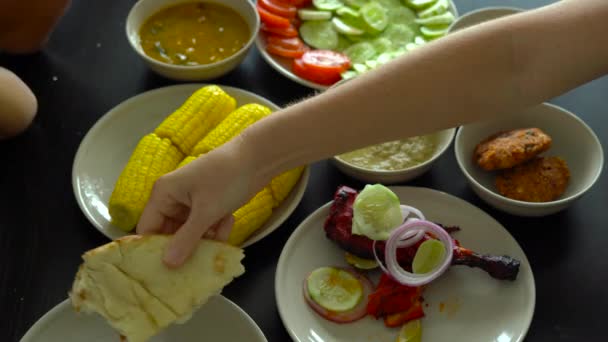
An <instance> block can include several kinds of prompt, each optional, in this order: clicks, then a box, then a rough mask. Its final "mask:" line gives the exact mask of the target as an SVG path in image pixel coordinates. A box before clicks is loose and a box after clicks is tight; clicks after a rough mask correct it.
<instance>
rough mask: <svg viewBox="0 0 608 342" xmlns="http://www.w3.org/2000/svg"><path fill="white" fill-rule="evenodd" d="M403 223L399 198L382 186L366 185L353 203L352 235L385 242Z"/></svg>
mask: <svg viewBox="0 0 608 342" xmlns="http://www.w3.org/2000/svg"><path fill="white" fill-rule="evenodd" d="M401 223H403V214H402V212H401V203H400V201H399V197H397V195H396V194H395V193H394V192H393V191H391V190H390V189H389V188H387V187H385V186H384V185H382V184H374V185H371V184H368V185H366V186H365V187H364V188H363V190H361V192H360V193H359V195H357V197H356V198H355V202H354V203H353V225H352V234H355V235H364V236H367V237H368V238H370V239H372V240H387V239H388V238H389V237H390V234H391V231H392V230H393V229H395V228H396V227H398V226H399V225H400V224H401Z"/></svg>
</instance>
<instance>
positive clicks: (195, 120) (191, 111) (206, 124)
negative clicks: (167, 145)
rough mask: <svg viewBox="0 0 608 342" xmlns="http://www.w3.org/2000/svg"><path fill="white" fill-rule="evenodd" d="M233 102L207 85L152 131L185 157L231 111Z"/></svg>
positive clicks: (226, 95)
mask: <svg viewBox="0 0 608 342" xmlns="http://www.w3.org/2000/svg"><path fill="white" fill-rule="evenodd" d="M235 107H236V100H235V99H234V98H232V97H231V96H230V95H228V94H226V93H225V92H224V91H223V90H222V89H221V88H220V87H218V86H216V85H210V86H206V87H203V88H201V89H199V90H197V91H196V92H195V93H194V94H192V96H190V98H188V100H186V102H185V103H184V104H182V106H181V107H180V108H178V109H177V110H176V111H175V112H174V113H172V114H171V115H169V117H167V118H166V119H165V120H164V121H163V122H162V123H161V124H160V125H159V126H158V127H157V128H156V130H155V131H154V133H156V134H157V135H158V136H159V137H161V138H168V139H171V142H172V143H173V144H174V145H175V146H177V148H179V149H180V151H181V152H182V153H183V154H185V155H188V154H190V155H191V154H192V153H191V152H192V147H193V146H194V145H195V144H196V143H197V142H198V141H200V140H201V139H202V138H203V137H204V136H205V135H207V133H209V132H210V131H211V130H212V129H214V128H215V127H216V126H217V125H218V124H219V123H220V121H222V120H223V119H224V118H226V116H227V115H228V114H229V113H231V112H232V111H234V109H235Z"/></svg>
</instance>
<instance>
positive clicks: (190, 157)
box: [177, 156, 196, 169]
mask: <svg viewBox="0 0 608 342" xmlns="http://www.w3.org/2000/svg"><path fill="white" fill-rule="evenodd" d="M194 159H196V157H193V156H187V157H186V158H184V160H182V161H181V163H179V165H177V168H178V169H179V168H180V167H182V166H186V164H189V163H190V162H191V161H193V160H194Z"/></svg>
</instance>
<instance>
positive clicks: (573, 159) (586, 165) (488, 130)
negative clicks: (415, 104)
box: [454, 103, 604, 216]
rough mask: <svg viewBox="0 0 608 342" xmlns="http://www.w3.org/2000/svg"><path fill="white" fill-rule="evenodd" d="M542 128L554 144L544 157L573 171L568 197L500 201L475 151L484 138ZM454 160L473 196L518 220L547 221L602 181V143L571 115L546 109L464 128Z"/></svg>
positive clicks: (492, 179)
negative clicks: (539, 218)
mask: <svg viewBox="0 0 608 342" xmlns="http://www.w3.org/2000/svg"><path fill="white" fill-rule="evenodd" d="M526 127H538V128H540V129H541V130H543V131H544V132H546V133H547V134H548V135H550V136H551V138H552V139H553V143H552V146H551V148H550V149H549V150H548V151H546V152H545V153H543V154H541V155H543V156H560V157H562V158H563V159H564V160H565V161H566V163H567V164H568V167H569V169H570V175H571V176H570V182H569V184H568V187H567V189H566V192H565V193H564V194H563V195H562V196H561V197H560V198H559V199H557V200H555V201H551V202H543V203H532V202H525V201H518V200H513V199H510V198H507V197H504V196H502V195H500V194H499V193H498V192H497V191H496V188H495V177H496V174H495V173H493V172H487V171H484V170H482V169H481V168H479V167H478V166H477V165H476V164H475V162H474V161H473V152H474V149H475V146H477V144H478V143H479V142H480V141H482V140H483V139H485V138H486V137H488V136H490V135H492V134H494V133H496V132H499V131H503V130H510V129H516V128H526ZM454 150H455V153H456V160H457V162H458V165H459V166H460V169H461V170H462V172H463V173H464V175H465V177H466V178H467V180H468V182H469V184H470V186H471V188H472V189H473V191H474V192H475V193H476V194H477V195H478V196H479V197H480V198H481V199H482V200H484V201H485V202H487V203H488V204H490V205H491V206H493V207H495V208H496V209H499V210H502V211H504V212H507V213H510V214H512V215H519V216H545V215H550V214H554V213H556V212H558V211H561V210H563V209H565V208H567V207H568V206H570V205H571V204H572V203H573V202H574V201H575V200H577V199H578V198H580V197H581V196H582V195H583V194H584V193H585V192H586V191H587V190H589V189H590V188H591V187H592V186H593V184H594V183H595V182H596V181H597V179H598V178H599V176H600V174H601V172H602V168H603V165H604V153H603V151H602V146H601V144H600V141H599V139H598V138H597V136H596V135H595V133H594V132H593V130H591V128H590V127H589V126H587V125H586V124H585V123H584V122H583V121H582V120H581V119H580V118H578V117H577V116H576V115H574V114H572V113H570V112H569V111H567V110H565V109H563V108H560V107H557V106H555V105H552V104H548V103H544V104H540V105H538V106H534V107H531V108H528V109H526V110H523V111H521V112H519V113H514V114H512V115H507V116H504V117H501V118H497V119H492V120H488V121H484V122H476V123H473V124H469V125H465V126H462V127H460V128H459V129H458V133H457V134H456V141H455V145H454Z"/></svg>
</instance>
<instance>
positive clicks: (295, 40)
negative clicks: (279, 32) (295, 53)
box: [266, 35, 306, 50]
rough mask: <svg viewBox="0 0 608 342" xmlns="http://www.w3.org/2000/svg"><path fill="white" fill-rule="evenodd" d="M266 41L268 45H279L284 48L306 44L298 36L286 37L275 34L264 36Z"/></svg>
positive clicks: (295, 48) (293, 48)
mask: <svg viewBox="0 0 608 342" xmlns="http://www.w3.org/2000/svg"><path fill="white" fill-rule="evenodd" d="M266 42H268V44H269V45H275V46H280V47H282V48H284V49H291V50H297V49H301V48H303V47H305V46H306V45H305V44H304V42H303V41H302V40H301V39H300V38H299V37H291V38H287V37H281V36H276V35H269V36H268V37H267V38H266Z"/></svg>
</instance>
